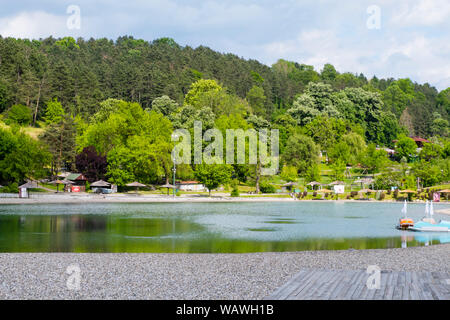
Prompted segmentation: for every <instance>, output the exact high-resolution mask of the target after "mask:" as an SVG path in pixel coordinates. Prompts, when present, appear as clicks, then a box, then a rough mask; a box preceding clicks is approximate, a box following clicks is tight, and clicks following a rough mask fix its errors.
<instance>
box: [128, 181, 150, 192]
mask: <svg viewBox="0 0 450 320" xmlns="http://www.w3.org/2000/svg"><path fill="white" fill-rule="evenodd" d="M127 187H136V193H138V191H139V187H146V185H145V184H143V183H139V182H137V181H135V182H131V183H128V184H127Z"/></svg>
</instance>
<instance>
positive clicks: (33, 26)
mask: <svg viewBox="0 0 450 320" xmlns="http://www.w3.org/2000/svg"><path fill="white" fill-rule="evenodd" d="M66 20H67V16H57V15H53V14H49V13H47V12H44V11H35V12H21V13H19V14H17V15H14V16H12V17H5V18H0V34H1V35H2V36H3V37H15V38H33V39H37V38H40V37H42V38H44V37H48V36H50V35H53V36H64V35H67V34H68V32H69V29H68V28H67V26H66Z"/></svg>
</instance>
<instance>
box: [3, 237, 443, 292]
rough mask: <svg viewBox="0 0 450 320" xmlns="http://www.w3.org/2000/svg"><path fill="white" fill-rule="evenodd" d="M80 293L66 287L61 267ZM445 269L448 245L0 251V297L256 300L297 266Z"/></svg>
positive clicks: (291, 272)
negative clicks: (72, 269)
mask: <svg viewBox="0 0 450 320" xmlns="http://www.w3.org/2000/svg"><path fill="white" fill-rule="evenodd" d="M71 265H77V266H79V270H80V288H79V290H73V289H72V290H71V289H68V286H67V280H68V278H70V277H71V276H70V275H69V274H68V273H66V271H67V267H69V266H71ZM368 265H378V266H379V267H380V268H381V270H392V271H439V272H450V244H442V245H434V246H429V247H414V248H407V249H401V248H398V249H374V250H343V251H303V252H284V253H250V254H152V253H133V254H131V253H1V254H0V299H262V298H264V297H266V296H268V295H269V294H270V293H272V292H273V291H275V290H276V289H277V288H278V287H280V286H281V285H283V284H284V283H285V282H286V281H288V280H289V279H290V278H291V277H292V276H293V275H295V274H296V273H297V272H298V271H299V270H301V269H334V270H365V269H367V266H368Z"/></svg>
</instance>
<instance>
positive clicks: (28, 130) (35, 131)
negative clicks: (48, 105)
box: [0, 121, 45, 140]
mask: <svg viewBox="0 0 450 320" xmlns="http://www.w3.org/2000/svg"><path fill="white" fill-rule="evenodd" d="M39 124H40V125H43V124H42V123H39ZM0 128H5V129H7V128H10V126H9V125H7V124H6V123H4V122H3V121H0ZM21 130H22V131H23V132H24V133H25V134H28V135H29V136H30V137H32V138H33V139H35V140H37V139H38V137H39V135H40V134H41V133H43V132H44V130H45V128H35V127H29V126H28V127H21Z"/></svg>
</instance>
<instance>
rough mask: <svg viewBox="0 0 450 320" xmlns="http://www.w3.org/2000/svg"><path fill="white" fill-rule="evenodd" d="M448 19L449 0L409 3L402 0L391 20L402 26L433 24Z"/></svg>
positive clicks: (427, 0)
mask: <svg viewBox="0 0 450 320" xmlns="http://www.w3.org/2000/svg"><path fill="white" fill-rule="evenodd" d="M448 19H450V2H449V1H448V0H420V1H415V2H414V3H413V4H411V1H408V2H404V3H403V4H402V7H401V9H400V10H399V12H398V13H395V14H394V15H393V16H392V19H391V22H392V23H394V24H397V25H402V26H418V25H424V26H433V25H438V24H440V23H442V22H444V21H446V20H448Z"/></svg>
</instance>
